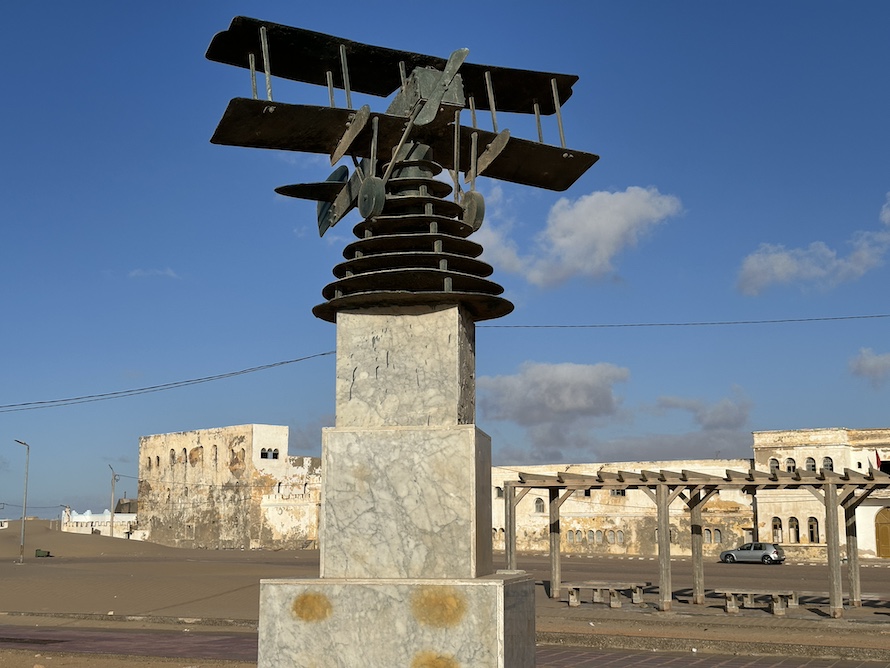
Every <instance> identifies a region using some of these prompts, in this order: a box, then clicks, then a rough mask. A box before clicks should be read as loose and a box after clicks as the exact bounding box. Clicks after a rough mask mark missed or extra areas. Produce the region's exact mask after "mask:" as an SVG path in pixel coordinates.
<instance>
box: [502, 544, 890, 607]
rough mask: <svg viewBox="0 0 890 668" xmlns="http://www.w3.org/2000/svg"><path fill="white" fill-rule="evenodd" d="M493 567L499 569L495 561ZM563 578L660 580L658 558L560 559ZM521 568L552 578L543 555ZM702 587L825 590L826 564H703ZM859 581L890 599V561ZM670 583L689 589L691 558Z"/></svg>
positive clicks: (870, 568)
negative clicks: (703, 577) (703, 576)
mask: <svg viewBox="0 0 890 668" xmlns="http://www.w3.org/2000/svg"><path fill="white" fill-rule="evenodd" d="M500 556H501V555H496V557H495V559H496V564H498V566H497V567H501V566H500V565H499V563H498V561H497V559H498V557H500ZM561 564H562V579H563V581H564V582H568V581H571V580H593V579H601V578H602V579H607V580H614V579H616V578H620V579H627V580H644V581H650V582H652V583H653V584H657V582H658V560H657V559H654V558H653V559H650V558H648V557H646V558H635V557H616V558H608V557H599V556H597V557H586V556H574V555H573V556H566V555H563V557H562V562H561ZM518 566H519V568H522V569H525V570H527V571H529V572H530V573H532V575H534V577H535V579H536V580H547V581H549V580H550V562H549V559H548V557H547V556H545V555H519V557H518ZM843 570H844V572H843V578H844V579H843V584H844V591H845V592H846V591H847V579H846V578H847V572H846V567H844V569H843ZM704 575H705V588H706V589H721V588H723V587H733V586H736V587H737V586H748V587H770V586H775V587H777V588H779V589H798V590H807V591H823V592H826V593H827V592H828V567H827V566H825V565H819V564H792V563H785V564H782V565H781V566H779V565H773V566H764V565H763V564H738V563H736V564H722V563H720V562H705V564H704ZM859 577H860V583H861V585H862V593H863V597H864V598H876V599H880V600H883V601H887V600H890V561H888V560H883V561H875V562H866V563H865V564H864V565H863V566H862V568H861V569H860V576H859ZM671 584H672V589H674V591H677V590H685V589H691V587H692V562H691V560H689V559H688V558H682V557H681V558H678V559H675V560H673V561H672V562H671Z"/></svg>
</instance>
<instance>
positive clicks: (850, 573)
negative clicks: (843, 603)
mask: <svg viewBox="0 0 890 668" xmlns="http://www.w3.org/2000/svg"><path fill="white" fill-rule="evenodd" d="M850 501H852V499H850ZM857 505H858V504H857ZM844 531H845V533H846V536H847V578H848V582H849V585H850V607H853V608H861V607H862V583H861V582H860V581H859V537H858V536H857V535H856V506H852V507H851V506H850V505H849V504H848V503H844Z"/></svg>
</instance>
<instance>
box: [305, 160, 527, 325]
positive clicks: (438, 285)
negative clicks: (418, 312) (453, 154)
mask: <svg viewBox="0 0 890 668" xmlns="http://www.w3.org/2000/svg"><path fill="white" fill-rule="evenodd" d="M417 148H420V147H418V146H417V145H415V147H414V149H417ZM423 148H426V147H423ZM424 153H426V152H425V151H423V150H421V151H417V150H409V151H407V152H406V153H403V155H404V156H405V158H404V159H401V160H397V162H396V164H395V165H393V169H392V172H391V176H390V178H389V179H388V180H387V181H386V183H385V201H384V204H383V210H382V212H381V213H380V214H379V215H376V216H372V217H370V218H367V219H365V220H363V221H362V222H361V223H359V224H358V225H356V226H355V228H354V229H353V232H354V233H355V235H356V237H358V241H355V242H353V243H351V244H349V245H348V246H346V248H345V249H344V251H343V257H344V258H346V261H345V262H342V263H340V264H338V265H337V266H335V267H334V276H335V277H336V279H337V280H335V281H334V282H333V283H330V284H328V285H327V286H325V288H324V289H323V290H322V295H323V296H324V298H325V299H327V300H328V301H327V302H326V303H324V304H319V305H318V306H316V307H315V308H313V309H312V312H313V313H314V314H315V315H316V316H317V317H319V318H321V319H322V320H327V321H329V322H336V319H337V312H338V311H342V310H354V309H364V308H372V307H381V306H382V307H386V306H410V305H431V306H438V305H443V304H459V305H461V306H463V307H464V308H466V310H467V311H468V312H469V314H470V315H471V317H472V318H473V319H474V320H476V321H479V320H489V319H492V318H499V317H501V316H504V315H507V314H508V313H510V312H511V311H512V310H513V304H512V303H510V302H509V301H507V300H506V299H504V298H502V297H500V296H499V295H501V293H503V291H504V289H503V288H502V287H501V286H500V285H498V284H497V283H494V282H493V281H490V280H488V279H487V277H488V276H490V275H491V274H492V268H491V266H490V265H488V264H486V263H485V262H482V261H480V260H478V259H477V258H478V257H479V256H480V255H481V254H482V246H481V245H479V244H477V243H475V242H473V241H470V240H469V239H467V237H468V236H470V235H471V234H472V233H473V232H474V231H475V227H474V226H473V224H471V222H469V221H464V220H463V216H464V209H463V207H462V206H461V205H460V204H458V203H457V202H454V201H452V200H449V199H445V198H446V197H448V196H449V195H450V194H451V193H452V192H453V189H452V187H451V186H450V185H449V184H448V183H445V182H444V181H440V180H437V179H436V178H435V177H436V176H437V175H438V174H440V173H441V172H442V167H441V166H440V165H438V164H437V163H435V162H433V161H432V160H429V159H428V157H429V154H428V153H426V155H424ZM421 155H424V157H419V156H421Z"/></svg>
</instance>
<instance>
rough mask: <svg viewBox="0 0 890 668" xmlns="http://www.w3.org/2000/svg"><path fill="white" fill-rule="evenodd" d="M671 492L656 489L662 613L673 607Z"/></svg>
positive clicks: (660, 607)
mask: <svg viewBox="0 0 890 668" xmlns="http://www.w3.org/2000/svg"><path fill="white" fill-rule="evenodd" d="M669 493H670V490H669V489H668V486H667V485H658V486H657V487H656V488H655V505H656V507H657V512H658V605H659V609H660V610H662V611H665V612H667V611H669V610H670V609H671V605H672V603H671V602H672V599H673V589H672V585H671V521H670V520H671V518H670V500H669V498H668V495H669Z"/></svg>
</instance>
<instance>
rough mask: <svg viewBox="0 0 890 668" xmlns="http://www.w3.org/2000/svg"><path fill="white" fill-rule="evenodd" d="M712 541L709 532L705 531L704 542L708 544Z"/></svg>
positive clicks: (708, 530)
mask: <svg viewBox="0 0 890 668" xmlns="http://www.w3.org/2000/svg"><path fill="white" fill-rule="evenodd" d="M712 540H713V538H712V537H711V530H710V529H705V542H706V543H710V542H711V541H712Z"/></svg>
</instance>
